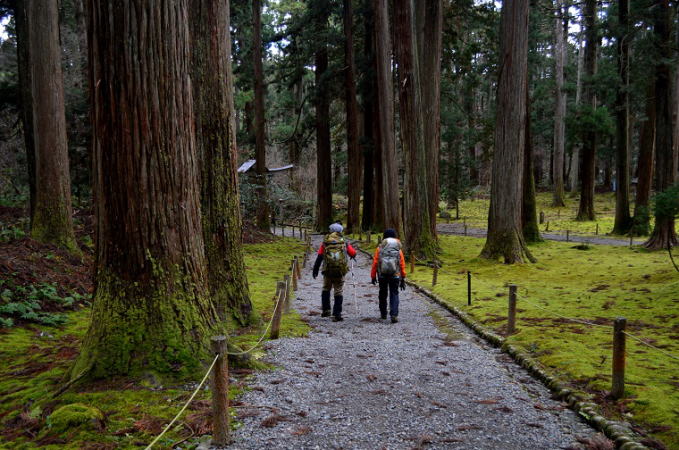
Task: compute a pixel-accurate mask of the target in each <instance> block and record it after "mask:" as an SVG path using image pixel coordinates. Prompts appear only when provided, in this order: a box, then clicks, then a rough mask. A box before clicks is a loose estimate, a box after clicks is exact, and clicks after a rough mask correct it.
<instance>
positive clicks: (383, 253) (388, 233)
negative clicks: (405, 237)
mask: <svg viewBox="0 0 679 450" xmlns="http://www.w3.org/2000/svg"><path fill="white" fill-rule="evenodd" d="M370 278H371V280H372V284H373V285H375V284H377V283H378V281H379V284H380V293H379V297H378V298H379V300H380V316H381V317H382V320H384V319H386V318H387V290H388V291H389V315H390V316H391V323H396V322H398V303H399V298H398V289H399V287H400V288H401V290H402V291H403V290H405V288H406V282H405V279H406V261H405V257H404V256H403V250H402V246H401V241H399V240H398V239H397V238H396V231H395V230H393V229H392V228H388V229H386V230H384V236H383V240H382V242H380V245H378V246H377V248H376V249H375V255H374V256H373V265H372V269H371V271H370Z"/></svg>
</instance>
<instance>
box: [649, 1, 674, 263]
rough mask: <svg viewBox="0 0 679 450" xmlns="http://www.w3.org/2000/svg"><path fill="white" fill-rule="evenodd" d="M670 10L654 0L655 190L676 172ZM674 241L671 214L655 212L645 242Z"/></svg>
mask: <svg viewBox="0 0 679 450" xmlns="http://www.w3.org/2000/svg"><path fill="white" fill-rule="evenodd" d="M670 17H671V10H670V6H669V0H657V1H656V2H655V8H654V23H653V31H654V34H655V37H656V41H655V42H656V45H657V46H658V49H659V52H658V54H659V58H658V60H657V62H656V67H655V177H656V183H657V192H664V191H665V190H666V189H668V188H669V187H671V186H672V184H673V183H674V177H675V174H676V171H677V169H676V167H675V158H674V146H673V142H672V139H673V135H672V134H673V130H672V107H673V105H672V95H671V94H672V87H671V82H672V74H671V69H670V61H671V59H672V56H673V55H672V53H673V51H672V48H671V46H672V41H671V38H670V36H671V31H672V25H671V23H672V22H671V20H670ZM674 245H677V233H676V232H675V230H674V218H673V217H669V216H664V215H659V214H658V211H656V214H655V225H654V227H653V232H652V233H651V237H650V238H649V239H648V241H646V242H645V243H644V246H645V247H646V248H649V249H651V250H662V249H667V248H668V247H669V246H674Z"/></svg>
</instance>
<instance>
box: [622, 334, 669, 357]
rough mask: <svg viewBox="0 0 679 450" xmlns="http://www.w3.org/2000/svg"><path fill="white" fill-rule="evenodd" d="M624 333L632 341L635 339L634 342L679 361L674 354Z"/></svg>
mask: <svg viewBox="0 0 679 450" xmlns="http://www.w3.org/2000/svg"><path fill="white" fill-rule="evenodd" d="M622 333H623V334H625V335H626V336H629V337H631V338H632V339H634V340H636V341H639V342H641V343H642V344H644V345H645V346H647V347H650V348H652V349H654V350H657V351H659V352H660V353H662V354H664V355H665V356H669V357H670V358H672V359H676V360H679V357H677V356H675V355H673V354H671V353H668V352H666V351H665V350H662V349H660V348H658V347H656V346H654V345H651V344H649V343H648V342H645V341H644V340H643V339H641V338H639V337H636V336H635V335H633V334H630V333H628V332H627V331H623V332H622Z"/></svg>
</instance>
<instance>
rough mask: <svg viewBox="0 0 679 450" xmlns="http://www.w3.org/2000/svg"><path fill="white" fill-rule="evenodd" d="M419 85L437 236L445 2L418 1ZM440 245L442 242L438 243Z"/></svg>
mask: <svg viewBox="0 0 679 450" xmlns="http://www.w3.org/2000/svg"><path fill="white" fill-rule="evenodd" d="M415 7H416V14H415V24H416V34H415V38H416V42H417V49H418V51H417V58H418V61H419V64H418V68H419V83H418V85H419V88H420V99H421V110H422V114H423V132H424V151H425V163H427V179H426V183H427V185H428V191H429V201H428V203H427V204H428V207H429V227H430V233H431V235H432V236H433V238H434V240H436V236H437V235H436V217H437V215H438V204H439V198H440V186H439V184H440V183H439V161H440V159H441V58H442V56H443V2H442V1H441V0H431V1H427V2H415ZM436 248H438V244H436Z"/></svg>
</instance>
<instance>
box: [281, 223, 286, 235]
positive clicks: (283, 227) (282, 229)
mask: <svg viewBox="0 0 679 450" xmlns="http://www.w3.org/2000/svg"><path fill="white" fill-rule="evenodd" d="M281 234H282V235H283V237H285V225H283V224H281Z"/></svg>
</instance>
